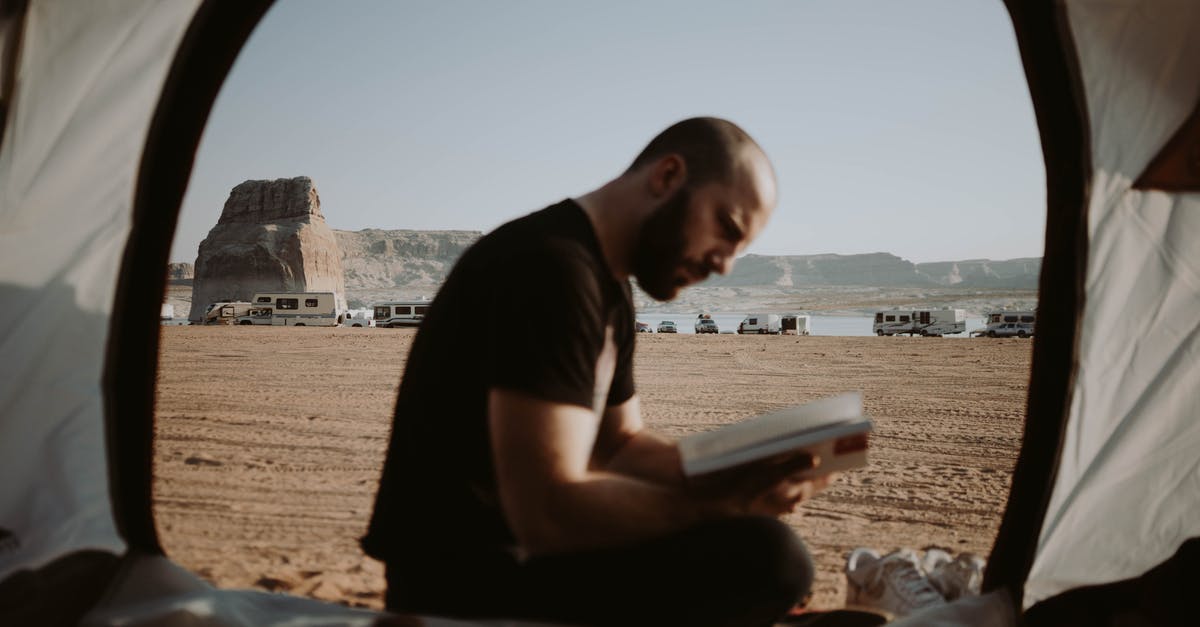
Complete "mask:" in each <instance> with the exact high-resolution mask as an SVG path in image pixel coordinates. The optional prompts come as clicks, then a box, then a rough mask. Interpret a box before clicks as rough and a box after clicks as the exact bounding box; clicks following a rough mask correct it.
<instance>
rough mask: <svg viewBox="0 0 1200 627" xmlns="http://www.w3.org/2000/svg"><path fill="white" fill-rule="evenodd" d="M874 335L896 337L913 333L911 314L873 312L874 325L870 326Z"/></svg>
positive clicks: (904, 312)
mask: <svg viewBox="0 0 1200 627" xmlns="http://www.w3.org/2000/svg"><path fill="white" fill-rule="evenodd" d="M871 330H872V331H874V332H875V335H897V334H900V333H912V332H913V312H911V311H901V310H899V309H889V310H887V311H877V312H875V324H874V325H872V328H871Z"/></svg>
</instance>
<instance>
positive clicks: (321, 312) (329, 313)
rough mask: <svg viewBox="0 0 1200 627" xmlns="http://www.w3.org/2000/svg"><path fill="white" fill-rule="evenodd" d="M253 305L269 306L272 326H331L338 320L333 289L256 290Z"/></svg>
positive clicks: (339, 315) (338, 322) (335, 324)
mask: <svg viewBox="0 0 1200 627" xmlns="http://www.w3.org/2000/svg"><path fill="white" fill-rule="evenodd" d="M253 305H254V306H255V307H258V308H265V307H269V308H271V310H272V311H271V325H272V326H277V327H305V326H309V327H333V326H337V325H338V324H340V323H341V313H340V312H339V311H338V309H337V298H335V296H334V293H333V292H292V293H280V294H255V295H254V302H253ZM246 313H247V314H249V311H248V310H247V312H246Z"/></svg>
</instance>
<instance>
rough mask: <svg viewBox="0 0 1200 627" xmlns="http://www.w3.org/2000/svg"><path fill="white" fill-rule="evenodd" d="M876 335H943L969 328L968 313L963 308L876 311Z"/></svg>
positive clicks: (874, 327)
mask: <svg viewBox="0 0 1200 627" xmlns="http://www.w3.org/2000/svg"><path fill="white" fill-rule="evenodd" d="M872 330H873V331H875V334H876V335H900V334H904V333H907V334H909V335H923V336H929V337H941V336H943V335H947V334H951V333H962V332H963V331H966V330H967V313H966V312H965V311H963V310H962V309H948V308H947V309H914V310H900V309H889V310H887V311H879V312H876V313H875V324H874V325H873V328H872Z"/></svg>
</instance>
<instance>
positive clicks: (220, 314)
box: [202, 301, 252, 324]
mask: <svg viewBox="0 0 1200 627" xmlns="http://www.w3.org/2000/svg"><path fill="white" fill-rule="evenodd" d="M250 307H252V305H251V304H250V303H247V302H245V301H223V302H217V303H210V304H209V305H208V309H205V310H204V320H203V321H202V322H203V324H237V320H238V318H240V317H241V316H244V315H246V314H247V313H249V312H250Z"/></svg>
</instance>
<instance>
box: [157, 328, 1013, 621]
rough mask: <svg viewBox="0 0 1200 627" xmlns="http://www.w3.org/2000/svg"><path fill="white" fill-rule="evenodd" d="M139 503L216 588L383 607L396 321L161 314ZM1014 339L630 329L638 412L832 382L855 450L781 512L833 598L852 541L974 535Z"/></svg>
mask: <svg viewBox="0 0 1200 627" xmlns="http://www.w3.org/2000/svg"><path fill="white" fill-rule="evenodd" d="M162 334H163V335H162V338H163V341H162V353H161V358H160V370H159V376H158V409H157V413H158V423H157V431H156V439H157V444H156V446H157V448H156V453H155V473H156V476H157V482H156V485H155V503H156V506H155V512H156V516H157V521H158V526H159V530H160V533H161V536H162V541H163V545H164V547H165V548H166V550H167V553H168V555H170V556H171V557H172V558H173V559H175V560H176V561H177V562H179V563H181V564H183V565H184V566H186V567H188V568H190V569H191V570H193V571H194V572H196V573H198V574H200V575H201V576H202V577H204V578H206V579H207V580H209V581H211V582H213V583H215V584H218V585H220V586H222V587H226V588H259V589H264V590H274V591H283V592H288V593H291V594H298V595H305V596H310V597H314V598H318V599H323V600H329V601H337V602H341V603H346V604H349V605H356V606H366V607H375V608H379V607H382V595H383V587H384V581H383V568H382V565H381V564H380V563H378V562H376V561H374V560H372V559H370V558H367V557H366V556H364V555H363V554H362V552H361V551H360V549H359V547H358V544H357V539H358V537H359V536H360V535H361V534H362V532H363V530H364V528H365V525H366V522H367V519H368V516H369V515H370V508H371V502H372V496H373V494H374V491H375V486H376V481H377V479H378V473H379V469H380V466H381V464H382V459H383V455H384V449H385V447H386V444H387V436H388V432H389V422H390V418H391V410H392V403H393V401H394V395H395V392H396V388H397V385H398V384H399V380H400V376H401V373H402V372H403V369H404V361H405V357H406V355H407V353H408V347H409V344H410V342H411V340H412V337H413V331H411V330H399V329H343V328H334V329H318V328H270V327H196V326H190V327H187V326H185V327H163V329H162ZM1031 346H1032V345H1031V342H1030V341H1029V340H1016V339H1010V340H990V339H982V338H977V339H962V338H953V339H952V338H937V339H935V338H919V337H918V338H908V337H883V338H877V337H861V338H849V337H845V338H839V337H787V336H784V337H768V336H736V335H721V336H694V335H678V336H660V335H639V336H638V351H637V358H636V359H637V365H636V378H637V385H638V388H639V391H640V394H641V396H642V404H643V411H644V413H645V416H646V420H647V422H648V423H649V425H650V426H652V427H653V428H656V429H658V430H660V431H662V432H665V433H667V434H669V435H672V436H679V435H683V434H686V433H691V432H695V431H700V430H707V429H710V428H713V427H716V426H718V425H721V424H725V423H729V422H733V421H737V420H739V419H742V418H745V417H747V416H750V415H754V414H757V413H760V412H763V411H767V410H770V409H774V408H778V407H782V406H786V405H792V404H796V403H800V402H804V401H808V400H813V399H816V398H819V397H822V396H826V395H831V394H835V393H838V392H842V391H845V390H853V389H859V390H862V391H863V395H864V402H865V404H866V408H867V411H868V413H869V414H870V415H871V416H872V417H873V418H874V419H875V422H876V430H875V433H874V434H873V436H872V440H871V442H872V443H871V461H870V464H869V466H868V467H867V468H865V469H862V470H857V471H853V472H849V473H847V474H846V475H845V476H844V477H843V478H842V479H841V480H840V481H839V482H838V483H837V484H836V485H834V486H833V487H831V488H830V489H829V490H827V491H826V492H824V493H822V494H821V495H820V496H819V497H817V498H815V499H813V500H811V501H809V502H807V503H806V505H805V506H804V507H803V508H802V510H801V511H799V512H797V513H796V514H793V515H791V516H789V517H788V518H787V521H788V522H789V523H790V524H791V525H792V526H793V527H794V528H795V529H796V531H797V532H798V533H800V534H801V535H802V536H803V537H804V538H805V539H806V541H807V543H808V545H809V547H810V548H811V550H812V552H813V554H814V556H815V558H816V561H817V564H818V570H819V572H818V577H817V581H816V585H815V596H814V598H813V606H814V607H817V608H836V607H841V606H842V604H843V602H844V598H845V577H844V575H843V574H842V571H841V568H842V564H843V560H844V556H845V554H846V552H847V551H849V550H850V549H851V548H853V547H855V546H871V547H875V548H878V549H881V550H885V551H886V550H890V549H891V548H894V547H897V546H908V547H913V548H922V547H925V546H927V545H939V546H943V547H949V548H951V549H953V550H955V551H973V552H976V553H979V554H982V555H984V556H986V555H987V553H988V552H989V550H990V549H991V544H992V540H993V538H994V536H995V533H996V530H997V528H998V527H999V523H1000V513H1001V511H1002V510H1003V508H1004V504H1005V501H1006V498H1007V495H1008V488H1009V482H1010V479H1011V471H1012V468H1013V465H1014V463H1015V460H1016V455H1017V451H1018V447H1019V446H1020V436H1021V429H1022V415H1023V412H1024V406H1025V392H1026V387H1027V379H1028V372H1029V364H1030V355H1031Z"/></svg>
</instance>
